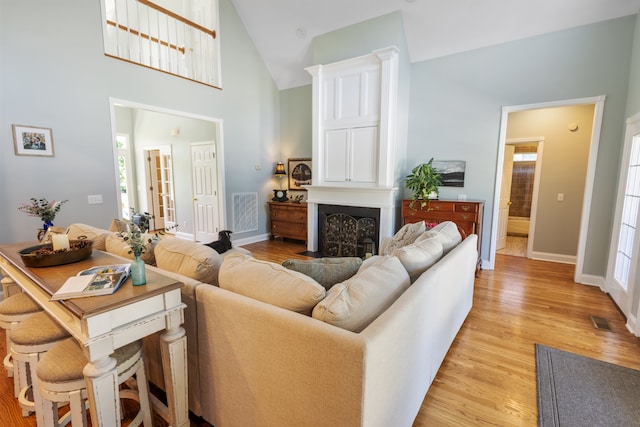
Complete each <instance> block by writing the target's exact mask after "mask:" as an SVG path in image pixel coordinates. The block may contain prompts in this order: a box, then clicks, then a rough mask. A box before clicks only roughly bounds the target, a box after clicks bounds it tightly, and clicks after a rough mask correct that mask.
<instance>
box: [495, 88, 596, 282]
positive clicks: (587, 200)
mask: <svg viewBox="0 0 640 427" xmlns="http://www.w3.org/2000/svg"><path fill="white" fill-rule="evenodd" d="M605 100H606V96H605V95H600V96H594V97H588V98H578V99H567V100H561V101H552V102H542V103H538V104H525V105H514V106H504V107H502V115H501V119H500V136H499V140H498V153H497V154H498V162H497V164H496V178H495V188H494V192H493V194H494V200H493V206H494V209H493V217H492V222H491V241H490V242H489V260H488V264H487V266H486V268H487V269H490V270H492V269H493V268H494V266H495V260H496V241H497V237H498V210H497V209H496V208H495V207H496V206H498V203H500V185H501V181H502V162H503V161H504V145H505V143H506V140H507V122H508V119H509V113H512V112H517V111H526V110H538V109H541V108H552V107H566V106H571V105H585V104H593V105H594V112H593V124H592V129H591V144H590V147H589V161H588V164H587V176H586V179H585V185H584V197H583V200H582V215H581V218H580V235H579V237H578V251H577V255H576V269H575V275H574V280H575V281H576V282H577V283H582V284H589V285H596V286H602V280H601V279H600V280H598V278H595V277H593V276H592V275H588V274H585V273H584V256H585V251H586V241H587V231H588V227H589V218H590V215H591V211H590V209H589V208H590V206H591V200H592V197H593V186H594V180H595V173H596V164H597V161H598V147H599V145H600V130H601V129H602V118H603V114H604V102H605ZM483 268H485V265H484V263H483Z"/></svg>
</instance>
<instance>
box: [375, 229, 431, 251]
mask: <svg viewBox="0 0 640 427" xmlns="http://www.w3.org/2000/svg"><path fill="white" fill-rule="evenodd" d="M425 230H426V226H425V224H424V221H419V222H414V223H409V224H405V225H403V226H402V227H401V228H400V230H398V232H397V233H396V234H395V235H394V236H393V237H392V238H391V240H390V241H388V242H387V243H386V244H385V247H383V248H380V255H391V253H392V252H393V251H394V250H395V249H397V248H401V247H403V246H406V245H410V244H411V243H413V242H415V240H416V239H417V238H418V237H419V236H420V235H421V234H423V233H424V232H425Z"/></svg>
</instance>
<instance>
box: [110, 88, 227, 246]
mask: <svg viewBox="0 0 640 427" xmlns="http://www.w3.org/2000/svg"><path fill="white" fill-rule="evenodd" d="M109 103H110V107H111V126H112V135H113V140H114V153H115V154H116V156H115V157H116V158H115V159H114V160H115V169H116V183H115V184H116V185H117V188H118V191H117V193H116V194H117V198H118V200H117V204H118V206H121V209H122V210H124V209H125V207H134V208H135V209H136V211H140V212H149V213H153V214H154V216H156V217H157V221H156V223H155V224H153V225H152V226H153V227H154V228H156V229H158V228H160V229H161V228H168V227H171V226H172V225H174V224H175V225H176V226H177V228H176V229H175V230H176V231H175V235H176V236H177V237H180V238H183V239H186V240H192V241H195V240H196V231H195V224H196V221H195V215H196V213H195V211H194V200H193V199H194V197H195V195H194V188H193V180H192V178H193V173H192V162H191V143H192V142H193V141H214V142H215V150H216V156H215V168H214V169H215V172H214V173H215V180H214V181H213V185H214V187H215V188H214V189H213V190H214V191H215V194H216V196H217V203H216V204H215V206H214V207H213V209H215V212H213V213H212V215H214V217H215V218H216V220H217V228H218V229H223V228H225V227H226V214H225V212H226V203H225V200H226V196H225V190H224V188H225V184H224V173H225V172H224V141H223V129H222V128H223V123H222V120H220V119H216V118H213V117H207V116H200V115H195V114H190V113H185V112H181V111H175V110H168V109H164V108H160V107H155V106H151V105H145V104H140V103H136V102H132V101H126V100H121V99H115V98H110V99H109ZM117 135H127V136H128V140H127V141H128V146H127V149H126V152H125V153H124V154H126V155H127V156H129V157H128V162H124V163H123V161H122V159H125V160H127V158H126V157H125V156H124V155H120V153H119V148H118V147H119V146H118V142H117V141H116V139H117V138H116V136H117ZM120 145H122V144H121V143H120ZM120 151H122V149H120ZM121 163H122V164H124V167H120V164H121ZM127 167H128V168H130V172H129V173H127V172H126V171H127ZM122 171H124V172H122ZM123 177H125V178H123ZM123 182H125V183H126V190H123V189H122V188H123ZM148 182H151V185H149V184H147V183H148ZM150 187H153V190H150V189H149V188H150ZM121 215H122V217H126V216H127V215H126V214H125V213H124V212H121ZM162 222H164V224H163V223H162ZM216 238H217V237H216ZM212 240H215V239H212Z"/></svg>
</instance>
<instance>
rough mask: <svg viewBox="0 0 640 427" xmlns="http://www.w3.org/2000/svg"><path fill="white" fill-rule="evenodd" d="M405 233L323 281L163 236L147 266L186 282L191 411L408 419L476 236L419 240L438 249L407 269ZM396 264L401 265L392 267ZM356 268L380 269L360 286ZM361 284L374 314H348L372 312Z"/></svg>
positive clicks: (286, 421)
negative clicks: (349, 271) (350, 270)
mask: <svg viewBox="0 0 640 427" xmlns="http://www.w3.org/2000/svg"><path fill="white" fill-rule="evenodd" d="M83 227H86V226H83ZM83 227H79V226H77V227H76V228H77V229H80V228H83ZM72 228H73V226H72ZM77 231H79V230H75V232H77ZM102 231H104V230H102ZM70 233H71V230H70ZM84 234H85V235H87V230H84ZM99 235H100V231H97V232H96V233H95V239H96V240H94V241H99V240H100V239H101V237H99ZM88 237H90V236H88ZM415 240H417V239H414V241H412V242H409V241H406V242H402V245H399V246H398V245H397V242H392V244H391V245H390V246H394V244H393V243H395V244H396V245H395V246H394V247H393V248H392V250H391V251H390V252H389V254H388V255H385V256H380V257H374V259H370V260H367V261H365V262H364V263H363V265H362V266H361V267H360V269H359V270H358V272H357V273H356V275H355V276H353V277H352V278H350V279H347V280H346V281H344V282H342V283H340V284H336V285H334V287H335V289H334V287H331V288H329V289H326V288H325V287H323V286H321V285H318V286H319V287H316V286H315V285H314V284H313V283H308V284H307V282H308V278H303V277H300V276H304V275H302V274H301V273H299V272H296V271H292V270H291V271H287V272H283V271H281V269H284V267H281V266H278V265H276V264H271V263H265V262H261V261H257V260H253V259H252V258H251V257H249V256H247V252H246V251H242V250H241V248H234V249H233V251H232V252H231V253H230V254H227V253H225V254H223V255H224V256H220V255H218V254H217V253H214V254H211V253H209V252H208V251H206V250H204V251H203V250H202V245H199V244H197V243H193V242H186V241H181V240H180V239H174V238H171V239H161V241H160V242H158V244H157V245H156V247H155V249H154V252H155V261H156V263H157V266H156V267H150V268H160V269H161V270H163V272H165V274H168V275H170V276H172V277H174V278H176V279H178V280H181V281H182V282H183V283H185V286H184V288H183V290H182V295H183V301H184V302H185V304H186V305H187V309H186V311H185V322H184V327H185V329H186V331H187V340H188V369H189V407H190V409H191V411H192V412H193V413H194V414H196V415H198V416H202V417H203V418H204V419H205V420H207V421H208V422H210V423H212V424H213V425H215V426H216V427H234V426H238V427H246V426H260V427H263V426H274V427H282V426H296V427H298V426H314V427H318V426H332V427H334V426H367V427H368V426H381V427H387V426H411V425H412V423H413V421H414V419H415V416H416V414H417V413H418V410H419V409H420V406H421V403H422V401H423V399H424V396H425V395H426V393H427V390H428V389H429V386H430V385H431V383H432V381H433V379H434V377H435V375H436V373H437V371H438V369H439V367H440V364H441V363H442V361H443V359H444V357H445V355H446V354H447V351H448V349H449V347H450V345H451V343H452V341H453V339H454V338H455V336H456V334H457V332H458V330H459V329H460V327H461V326H462V324H463V322H464V320H465V318H466V316H467V314H468V313H469V310H470V309H471V305H472V300H473V283H474V273H475V266H476V260H477V250H476V248H477V245H476V243H477V236H476V235H470V236H468V237H467V238H465V239H464V240H463V241H462V242H460V243H457V244H455V245H450V247H448V248H447V250H444V249H443V248H442V247H440V248H435V249H434V248H433V247H429V248H428V249H427V251H428V252H429V253H430V254H431V253H432V252H435V253H436V255H433V254H431V255H429V256H426V258H428V260H427V261H426V262H427V263H428V264H429V266H428V268H427V269H426V271H424V272H421V273H420V272H419V273H416V271H419V270H420V268H419V267H418V268H416V267H417V266H416V263H418V261H419V260H420V259H423V258H425V255H424V252H420V250H419V249H417V248H416V245H418V246H420V248H422V247H424V244H422V245H420V242H417V243H416V242H415ZM389 243H390V242H385V245H383V246H389ZM412 245H413V247H412ZM96 249H100V247H99V245H98V247H96ZM206 249H209V248H206ZM400 250H404V251H405V252H404V253H403V254H400V253H399V252H396V254H395V255H392V254H391V253H393V251H400ZM416 251H418V252H420V254H418V255H416V253H417V252H416ZM438 251H440V255H437V252H438ZM213 252H215V251H213ZM408 254H409V255H408ZM403 257H404V258H403ZM434 257H435V258H434ZM203 263H204V264H206V265H207V266H208V267H207V268H202V266H201V264H203ZM245 263H246V264H245ZM405 264H406V266H407V267H408V268H409V270H411V271H410V272H407V271H405V270H404V269H402V271H400V270H398V268H399V267H398V266H401V267H404V266H405ZM207 269H215V270H219V271H220V275H219V277H217V279H216V280H212V279H211V278H210V279H209V282H214V283H205V282H203V281H201V280H199V279H198V277H199V276H201V275H203V274H204V270H207ZM376 269H381V270H379V271H380V274H377V271H376ZM285 270H286V269H285ZM243 272H245V276H247V277H248V279H247V277H243V276H242V274H243ZM390 272H391V273H392V274H391V275H390ZM180 273H182V274H180ZM267 273H268V274H267ZM396 273H397V274H396ZM250 274H257V275H258V276H257V277H259V279H256V278H255V277H249V275H250ZM279 275H284V276H279ZM412 275H413V277H412ZM188 276H191V277H188ZM285 276H286V277H287V278H286V279H285V280H282V279H281V277H285ZM268 277H271V278H270V279H268V280H267V279H266V278H268ZM365 277H367V278H368V279H371V280H372V281H375V280H376V279H375V277H380V278H385V277H386V278H385V279H381V282H380V283H381V284H382V285H381V286H375V287H373V286H369V287H367V286H366V284H365V283H364V281H363V280H362V279H363V278H365ZM296 280H301V281H303V282H304V283H305V286H306V287H307V288H306V289H307V291H308V292H305V294H304V295H302V292H298V291H292V289H298V288H288V286H293V285H292V283H293V282H295V281H296ZM240 282H246V283H244V284H241V283H240ZM267 282H269V283H267ZM312 282H313V281H312ZM390 282H397V283H396V287H395V288H393V289H391V287H392V285H390V284H389V283H390ZM277 283H284V284H283V285H282V286H278V285H277ZM216 285H219V286H216ZM263 285H267V288H265V286H263ZM268 286H271V288H269V287H268ZM265 289H268V292H265ZM367 293H372V294H375V295H377V297H378V298H381V299H380V300H379V301H381V302H380V303H376V304H377V305H376V307H378V308H377V309H378V310H379V311H380V312H379V313H375V314H373V315H371V314H370V313H369V314H367V316H369V318H368V319H364V320H363V318H358V319H356V320H357V321H353V319H352V318H350V317H349V316H351V315H354V314H353V313H354V312H356V311H358V310H360V312H361V311H362V310H361V309H362V307H365V306H366V310H367V311H369V310H370V309H371V304H368V303H367V302H365V301H364V300H366V298H365V297H364V296H363V295H365V296H366V295H367ZM274 294H277V295H276V296H274ZM287 295H291V296H292V297H293V298H294V299H295V301H293V302H291V301H286V299H287V298H286V296H287ZM265 298H267V299H268V302H265ZM329 299H330V300H331V301H330V302H331V303H328V302H327V300H329ZM320 304H324V306H323V307H322V308H319V307H318V306H320ZM345 313H346V314H345ZM354 316H355V315H354ZM336 325H339V326H336ZM349 329H351V330H349ZM156 339H157V337H152V338H151V339H148V340H147V342H146V348H147V365H148V369H149V371H150V375H149V376H150V378H151V381H153V382H154V383H155V384H156V385H158V386H160V387H162V386H163V384H162V375H161V371H160V369H161V368H160V365H159V361H156V360H154V358H153V357H150V354H158V353H157V352H155V353H154V351H155V350H154V349H153V347H154V346H155V345H156V343H155V342H154V340H156Z"/></svg>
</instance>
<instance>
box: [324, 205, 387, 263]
mask: <svg viewBox="0 0 640 427" xmlns="http://www.w3.org/2000/svg"><path fill="white" fill-rule="evenodd" d="M379 223H380V209H379V208H367V207H359V206H340V205H318V251H319V252H321V253H322V255H323V256H326V257H347V256H357V257H361V258H364V257H365V252H367V251H366V250H365V246H366V244H368V245H371V244H373V250H372V251H371V253H372V254H375V252H376V250H377V247H376V246H377V242H378V239H379V236H380V231H379ZM369 250H371V249H369Z"/></svg>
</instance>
